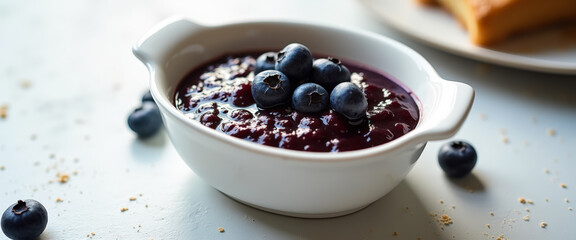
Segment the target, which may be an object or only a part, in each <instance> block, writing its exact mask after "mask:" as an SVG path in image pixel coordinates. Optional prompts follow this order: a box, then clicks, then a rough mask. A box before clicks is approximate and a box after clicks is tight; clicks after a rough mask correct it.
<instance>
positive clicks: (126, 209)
mask: <svg viewBox="0 0 576 240" xmlns="http://www.w3.org/2000/svg"><path fill="white" fill-rule="evenodd" d="M126 211H128V208H127V207H124V208H120V212H126Z"/></svg>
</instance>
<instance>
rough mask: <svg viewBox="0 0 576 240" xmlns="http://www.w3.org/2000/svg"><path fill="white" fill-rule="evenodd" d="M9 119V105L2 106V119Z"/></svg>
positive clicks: (0, 109) (0, 111)
mask: <svg viewBox="0 0 576 240" xmlns="http://www.w3.org/2000/svg"><path fill="white" fill-rule="evenodd" d="M6 117H8V104H3V105H0V118H6Z"/></svg>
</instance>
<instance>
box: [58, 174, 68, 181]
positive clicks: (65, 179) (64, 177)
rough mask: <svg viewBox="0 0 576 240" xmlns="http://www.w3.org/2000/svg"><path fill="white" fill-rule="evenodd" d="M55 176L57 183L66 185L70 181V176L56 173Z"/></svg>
mask: <svg viewBox="0 0 576 240" xmlns="http://www.w3.org/2000/svg"><path fill="white" fill-rule="evenodd" d="M56 176H57V177H58V182H59V183H67V182H68V181H69V180H70V175H68V174H65V173H58V174H57V175H56Z"/></svg>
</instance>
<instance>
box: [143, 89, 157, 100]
mask: <svg viewBox="0 0 576 240" xmlns="http://www.w3.org/2000/svg"><path fill="white" fill-rule="evenodd" d="M142 102H155V101H154V98H153V97H152V93H151V92H150V90H148V91H146V92H145V93H144V95H142Z"/></svg>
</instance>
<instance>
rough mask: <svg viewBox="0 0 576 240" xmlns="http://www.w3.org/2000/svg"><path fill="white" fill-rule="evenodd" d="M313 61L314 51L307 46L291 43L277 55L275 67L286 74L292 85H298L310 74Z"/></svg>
mask: <svg viewBox="0 0 576 240" xmlns="http://www.w3.org/2000/svg"><path fill="white" fill-rule="evenodd" d="M313 61H314V58H313V57H312V53H311V52H310V50H309V49H308V48H307V47H306V46H304V45H302V44H299V43H291V44H288V45H287V46H286V47H284V49H282V50H281V51H280V52H278V54H277V55H276V64H275V69H276V70H278V71H280V72H282V73H284V74H286V76H288V79H290V81H292V85H294V86H296V85H298V83H301V82H303V81H304V80H306V79H307V78H308V77H309V76H310V73H311V72H312V62H313Z"/></svg>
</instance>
